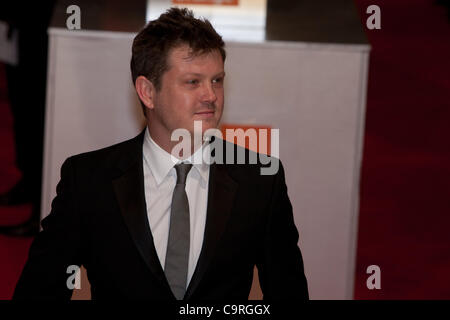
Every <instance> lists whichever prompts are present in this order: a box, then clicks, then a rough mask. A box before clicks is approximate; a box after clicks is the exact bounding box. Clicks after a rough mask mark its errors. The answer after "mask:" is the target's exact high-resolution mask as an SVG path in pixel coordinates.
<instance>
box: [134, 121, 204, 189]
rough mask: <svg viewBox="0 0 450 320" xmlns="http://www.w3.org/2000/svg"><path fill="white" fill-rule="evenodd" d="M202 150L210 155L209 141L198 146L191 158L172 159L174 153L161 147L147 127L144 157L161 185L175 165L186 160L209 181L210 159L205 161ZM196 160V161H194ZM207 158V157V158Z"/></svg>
mask: <svg viewBox="0 0 450 320" xmlns="http://www.w3.org/2000/svg"><path fill="white" fill-rule="evenodd" d="M202 152H203V153H204V154H205V156H207V157H210V154H209V152H210V146H209V143H207V142H205V143H204V144H203V146H202V148H198V149H197V150H196V151H195V152H194V154H192V155H191V156H190V157H189V158H187V159H185V160H183V161H181V160H179V161H176V162H175V161H174V160H173V159H172V155H171V154H170V153H168V152H167V151H165V150H164V149H163V148H161V147H160V146H159V145H158V144H157V143H156V142H155V141H154V140H153V139H152V137H151V136H150V133H149V130H148V127H146V128H145V139H144V145H143V153H144V158H145V160H146V161H147V163H148V164H149V167H150V170H151V171H152V174H153V177H154V178H155V180H156V183H157V185H160V184H161V182H162V181H163V180H164V179H165V178H166V177H167V175H168V174H169V172H170V169H172V168H173V167H174V165H176V164H178V163H181V162H185V163H192V164H193V165H192V166H193V167H194V168H196V170H197V171H198V173H199V174H200V177H201V178H202V179H203V181H204V182H207V177H208V169H209V165H208V163H209V162H210V161H209V159H208V161H207V162H205V161H203V157H202ZM194 160H195V161H194ZM205 160H206V159H205Z"/></svg>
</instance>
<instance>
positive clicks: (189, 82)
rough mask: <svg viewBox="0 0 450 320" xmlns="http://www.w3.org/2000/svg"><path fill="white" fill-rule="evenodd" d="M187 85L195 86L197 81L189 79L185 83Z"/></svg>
mask: <svg viewBox="0 0 450 320" xmlns="http://www.w3.org/2000/svg"><path fill="white" fill-rule="evenodd" d="M186 83H187V84H192V85H196V84H198V83H199V81H198V80H197V79H191V80H188V81H186Z"/></svg>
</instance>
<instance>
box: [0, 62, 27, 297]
mask: <svg viewBox="0 0 450 320" xmlns="http://www.w3.org/2000/svg"><path fill="white" fill-rule="evenodd" d="M0 145H1V148H0V192H4V191H7V190H8V189H9V188H11V187H12V186H13V185H14V184H15V183H16V181H17V180H19V178H20V172H19V171H18V170H17V168H16V167H15V165H14V154H15V153H14V137H13V131H12V116H11V112H10V108H9V105H8V100H7V93H6V78H5V69H4V65H3V64H0ZM30 213H31V205H21V206H17V207H0V225H12V224H18V223H21V222H23V221H25V220H26V219H28V217H29V216H30ZM31 240H32V239H31V238H11V237H6V236H4V235H1V234H0V257H1V263H0V300H5V299H11V297H12V294H13V291H14V287H15V285H16V282H17V280H18V279H19V276H20V272H21V271H22V268H23V266H24V264H25V261H26V258H27V254H28V249H29V247H30V244H31Z"/></svg>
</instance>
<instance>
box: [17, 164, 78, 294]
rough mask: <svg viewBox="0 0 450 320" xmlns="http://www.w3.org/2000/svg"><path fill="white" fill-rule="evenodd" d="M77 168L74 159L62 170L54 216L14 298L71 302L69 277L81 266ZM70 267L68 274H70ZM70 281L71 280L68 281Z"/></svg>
mask: <svg viewBox="0 0 450 320" xmlns="http://www.w3.org/2000/svg"><path fill="white" fill-rule="evenodd" d="M75 184H76V182H75V169H74V166H73V161H71V158H69V159H67V160H66V161H65V162H64V164H63V165H62V167H61V180H60V181H59V183H58V185H57V187H56V193H57V195H56V197H55V198H54V200H53V202H52V209H51V213H50V214H49V215H48V216H47V217H46V218H45V219H44V220H42V228H43V230H42V231H41V232H40V233H39V234H38V235H37V236H36V237H35V239H34V241H33V242H32V244H31V247H30V250H29V254H28V260H27V262H26V264H25V267H24V269H23V271H22V274H21V276H20V278H19V281H18V283H17V285H16V288H15V291H14V295H13V299H14V300H24V299H43V300H69V299H70V298H71V296H72V289H70V288H69V287H71V286H70V285H69V286H68V285H67V283H68V282H69V283H70V284H72V283H73V281H70V280H71V279H69V277H71V276H72V278H74V277H73V275H74V272H73V271H71V270H73V269H70V268H69V267H70V266H71V268H74V266H80V265H81V256H80V253H81V234H80V233H81V222H80V216H79V214H78V212H77V200H76V188H75ZM68 268H69V271H68ZM68 279H69V281H68Z"/></svg>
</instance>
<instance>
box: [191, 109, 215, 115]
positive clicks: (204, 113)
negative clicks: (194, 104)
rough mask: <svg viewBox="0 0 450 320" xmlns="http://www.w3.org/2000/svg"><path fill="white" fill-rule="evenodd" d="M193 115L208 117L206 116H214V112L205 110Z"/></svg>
mask: <svg viewBox="0 0 450 320" xmlns="http://www.w3.org/2000/svg"><path fill="white" fill-rule="evenodd" d="M195 114H199V115H208V114H214V111H213V110H205V111H199V112H196V113H195Z"/></svg>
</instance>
